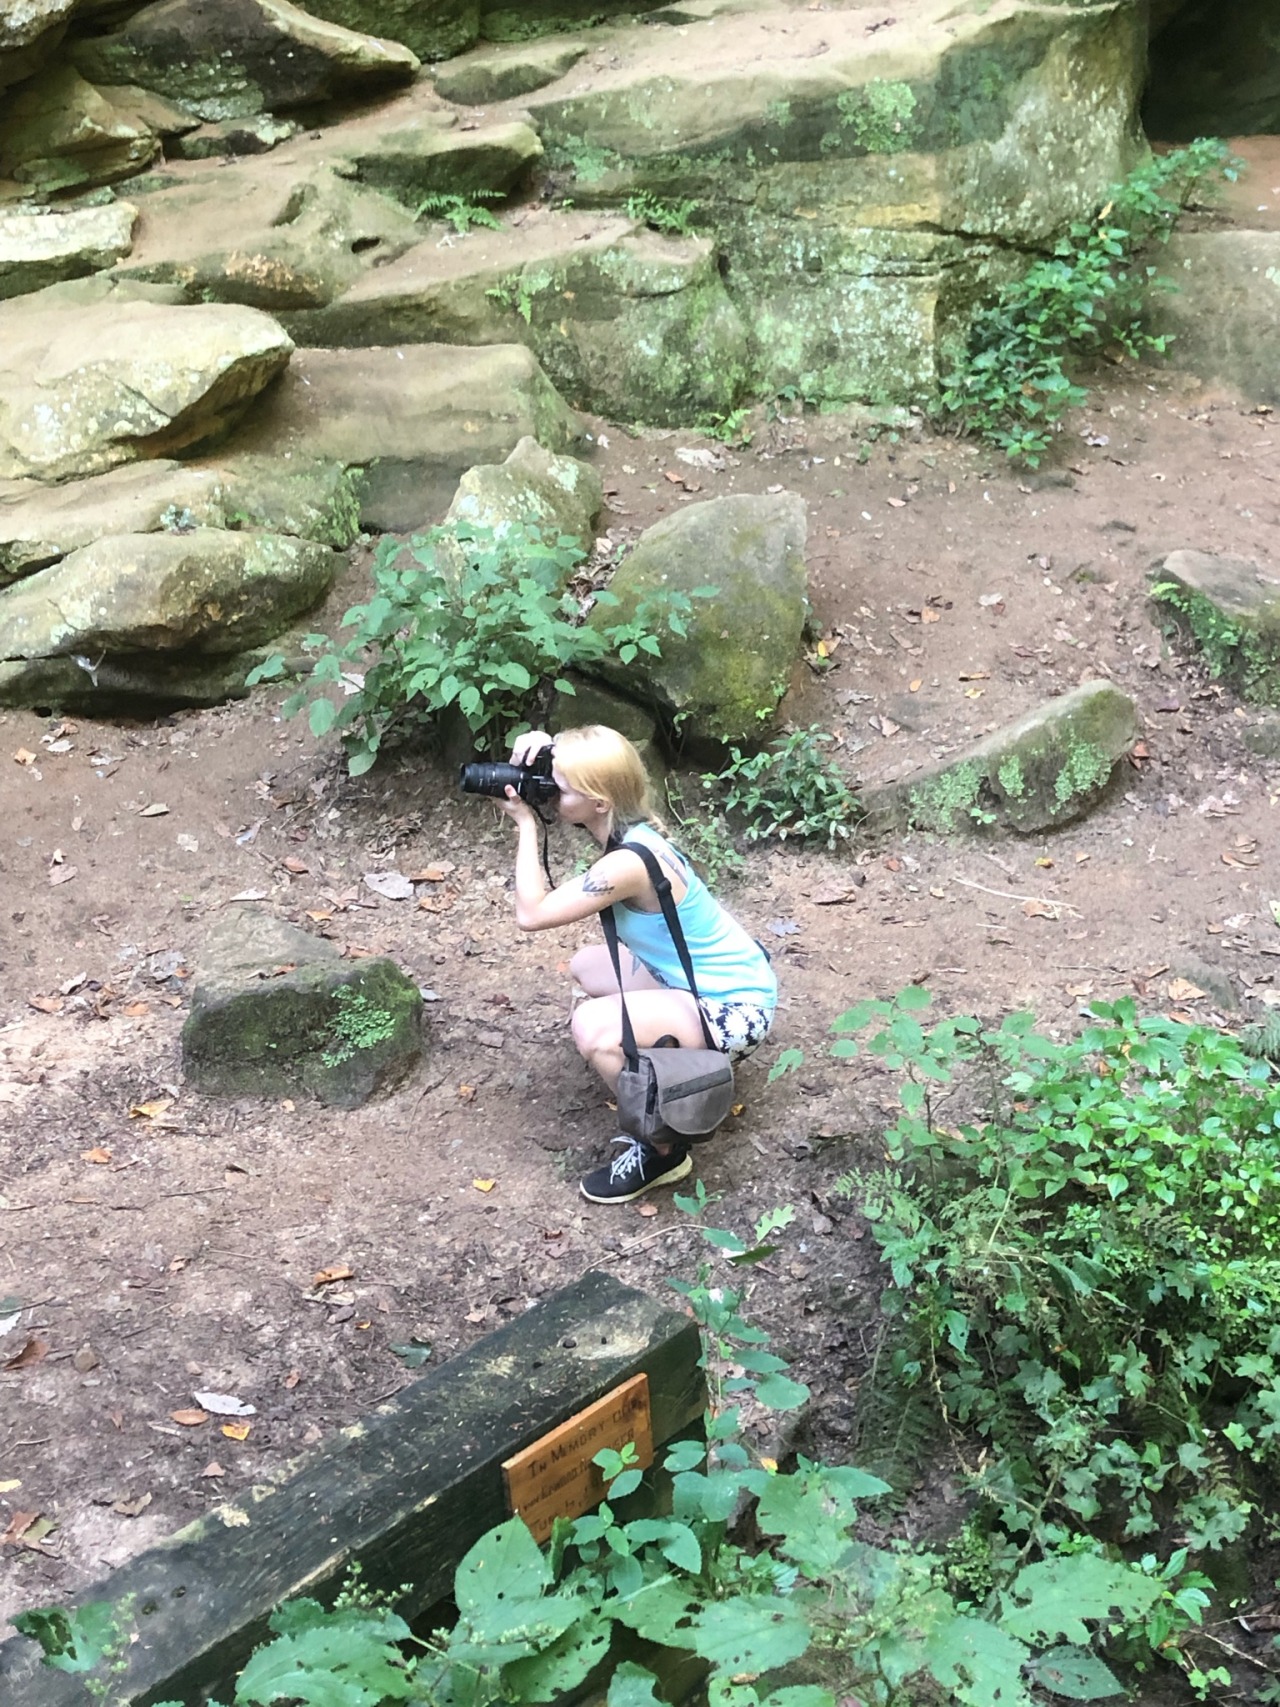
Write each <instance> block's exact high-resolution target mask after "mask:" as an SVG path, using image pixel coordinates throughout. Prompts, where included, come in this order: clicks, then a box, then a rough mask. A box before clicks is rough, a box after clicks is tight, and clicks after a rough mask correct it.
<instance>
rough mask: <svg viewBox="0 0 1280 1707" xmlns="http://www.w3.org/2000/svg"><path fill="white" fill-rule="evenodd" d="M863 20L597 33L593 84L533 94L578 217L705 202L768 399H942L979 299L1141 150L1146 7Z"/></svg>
mask: <svg viewBox="0 0 1280 1707" xmlns="http://www.w3.org/2000/svg"><path fill="white" fill-rule="evenodd" d="M676 10H677V11H679V9H676ZM668 15H669V13H668V11H666V10H664V11H662V12H659V13H657V14H655V17H656V19H658V20H662V19H664V18H666V17H667V16H668ZM681 15H682V16H683V14H681ZM862 19H863V13H861V12H859V11H850V10H848V9H843V8H836V9H834V10H831V9H827V10H824V9H822V8H810V7H807V6H802V5H800V6H792V5H783V4H781V3H766V4H761V5H758V6H755V7H752V8H749V9H743V8H738V7H726V8H723V9H720V10H712V11H711V14H710V15H708V16H705V21H702V22H685V23H683V24H682V25H681V28H682V31H683V33H682V35H681V36H680V37H679V38H678V42H677V41H673V39H672V35H671V33H669V29H668V26H667V25H665V24H664V23H662V22H660V21H659V22H655V23H653V24H649V25H637V26H635V27H633V28H631V29H628V30H623V29H618V30H616V31H609V30H605V31H602V32H601V38H600V39H601V41H602V44H603V43H604V42H607V43H608V47H609V48H610V49H611V50H612V51H610V52H608V53H607V55H606V54H605V53H601V54H599V55H598V56H597V59H598V60H599V63H595V62H593V71H592V77H591V79H590V82H589V84H585V83H584V86H583V87H582V88H581V89H576V88H573V87H572V86H571V87H570V88H569V89H568V90H566V88H565V86H564V85H563V84H556V85H553V86H552V87H551V88H549V89H547V90H544V91H539V92H536V93H534V94H532V95H528V96H524V97H522V101H523V104H524V106H525V107H526V108H527V109H528V110H529V111H530V112H531V113H532V114H533V116H534V120H535V122H536V123H537V125H538V127H539V131H540V134H541V136H542V140H543V145H544V148H545V149H546V154H547V165H548V168H549V171H550V175H551V182H552V183H553V185H554V186H555V188H556V189H557V191H558V192H560V193H562V194H565V195H567V196H569V197H571V198H572V200H573V201H574V203H575V204H576V205H577V206H584V205H607V206H625V205H626V203H627V202H628V200H629V199H630V198H631V197H633V196H635V195H637V194H647V195H649V196H652V197H654V198H656V199H657V200H658V201H659V202H661V203H663V204H665V206H666V208H667V209H668V210H669V211H674V212H678V210H679V207H680V204H682V203H688V202H692V203H694V204H696V209H697V218H698V225H699V229H706V230H710V231H712V232H714V234H715V238H716V242H717V244H718V247H719V250H720V253H721V256H722V257H723V263H724V265H725V266H726V267H727V280H726V282H727V288H728V289H729V292H730V294H731V296H732V297H733V299H734V301H735V303H736V305H737V306H738V308H739V310H740V312H741V315H742V318H743V320H744V322H745V323H746V324H747V326H748V327H749V328H750V330H751V332H752V348H751V376H752V385H753V389H754V390H755V392H756V394H757V395H759V394H764V393H769V392H773V391H776V390H778V389H779V388H781V387H793V388H794V389H795V390H796V391H797V392H798V393H800V394H801V395H803V396H804V397H806V398H808V399H811V400H812V401H814V402H823V401H853V400H866V399H874V400H879V401H891V402H899V403H902V402H913V401H917V400H924V399H926V398H928V397H929V396H930V395H932V394H933V393H934V392H935V390H936V387H937V384H938V378H939V372H940V371H945V369H946V367H947V365H948V363H949V360H950V357H951V352H952V351H954V348H955V346H956V344H957V343H958V342H959V341H960V340H961V339H962V338H963V336H964V333H965V329H966V327H967V323H968V318H969V315H970V314H971V311H972V306H973V302H974V300H975V297H976V295H977V294H978V293H979V292H980V290H981V289H982V288H983V287H984V285H985V284H987V283H990V282H998V281H1000V280H1002V279H1003V278H1004V277H1006V276H1007V275H1008V272H1009V269H1010V267H1011V265H1012V264H1016V262H1014V261H1011V256H1012V257H1016V255H1017V254H1018V252H1019V251H1022V250H1025V249H1026V248H1028V247H1032V246H1042V245H1048V244H1049V243H1050V242H1051V240H1052V238H1053V237H1054V236H1055V235H1056V234H1057V233H1058V232H1060V231H1061V229H1062V228H1063V227H1064V226H1065V225H1066V224H1067V223H1068V222H1069V221H1070V220H1072V219H1075V218H1080V217H1083V216H1086V215H1087V214H1088V213H1090V212H1091V211H1092V210H1093V209H1094V208H1095V207H1096V206H1097V205H1099V203H1100V202H1101V200H1102V198H1103V197H1104V196H1105V194H1106V192H1107V189H1108V187H1109V186H1110V185H1111V184H1112V183H1114V182H1115V181H1116V180H1117V179H1118V178H1121V177H1123V176H1124V174H1125V172H1126V171H1127V170H1128V167H1129V166H1130V164H1131V163H1132V162H1133V160H1134V159H1135V158H1136V156H1137V151H1138V148H1139V146H1140V138H1139V132H1138V127H1137V122H1136V104H1137V99H1138V93H1139V90H1140V88H1141V85H1142V80H1143V75H1144V46H1145V39H1144V29H1143V21H1142V17H1141V11H1140V8H1139V7H1137V6H1135V5H1134V4H1132V3H1131V0H1100V3H1098V4H1094V5H1090V6H1087V7H1067V6H1057V5H1044V4H1039V3H1036V0H991V4H989V5H988V4H984V5H982V6H976V5H975V6H972V7H957V6H956V5H955V4H953V0H919V3H918V4H917V5H914V6H912V7H911V8H899V9H898V11H897V13H896V15H895V16H893V17H887V16H886V17H883V18H880V17H878V18H877V19H875V20H873V21H874V23H875V24H876V28H875V30H874V32H870V31H869V30H868V29H867V27H866V26H865V24H864V23H863V22H862ZM501 110H502V109H492V108H491V109H489V113H490V116H491V117H492V116H496V114H497V112H499V111H501Z"/></svg>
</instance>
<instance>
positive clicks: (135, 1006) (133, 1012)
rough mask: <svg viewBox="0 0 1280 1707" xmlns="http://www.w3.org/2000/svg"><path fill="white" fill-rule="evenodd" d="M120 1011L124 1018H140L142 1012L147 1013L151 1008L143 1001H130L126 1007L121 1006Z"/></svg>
mask: <svg viewBox="0 0 1280 1707" xmlns="http://www.w3.org/2000/svg"><path fill="white" fill-rule="evenodd" d="M120 1012H121V1013H122V1014H124V1016H125V1018H126V1019H141V1018H142V1016H143V1014H149V1013H150V1012H151V1009H150V1008H149V1007H148V1006H147V1004H146V1003H145V1002H130V1003H129V1005H128V1007H127V1008H121V1009H120Z"/></svg>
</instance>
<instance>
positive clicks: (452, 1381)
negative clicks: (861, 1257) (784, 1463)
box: [0, 1273, 705, 1707]
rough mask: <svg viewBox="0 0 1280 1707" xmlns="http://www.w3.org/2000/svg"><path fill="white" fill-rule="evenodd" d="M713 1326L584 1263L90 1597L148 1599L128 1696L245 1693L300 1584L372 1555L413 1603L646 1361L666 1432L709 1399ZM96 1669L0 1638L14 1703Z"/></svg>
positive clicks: (440, 1582) (71, 1691)
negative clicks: (568, 1434) (256, 1651)
mask: <svg viewBox="0 0 1280 1707" xmlns="http://www.w3.org/2000/svg"><path fill="white" fill-rule="evenodd" d="M699 1351H700V1346H699V1339H698V1331H697V1328H696V1327H695V1325H694V1324H693V1322H692V1321H690V1320H689V1319H688V1317H686V1316H684V1315H683V1314H682V1313H680V1312H678V1311H675V1310H671V1309H668V1308H667V1307H666V1306H665V1305H662V1304H660V1303H658V1302H657V1301H656V1300H655V1299H652V1298H650V1297H648V1296H647V1295H646V1294H644V1293H642V1292H636V1291H634V1290H632V1289H631V1288H630V1287H627V1286H623V1285H622V1284H621V1282H619V1281H617V1280H615V1279H613V1278H612V1276H610V1275H606V1274H597V1273H591V1274H586V1275H584V1276H583V1277H582V1279H581V1280H579V1281H577V1282H576V1283H575V1284H574V1285H573V1286H569V1287H566V1288H565V1289H564V1290H563V1291H561V1292H557V1293H555V1294H554V1295H553V1296H552V1297H550V1298H548V1299H546V1300H545V1301H544V1302H543V1303H542V1304H540V1305H539V1306H538V1307H537V1308H536V1309H535V1310H531V1311H529V1313H528V1314H527V1315H524V1316H521V1317H520V1318H519V1320H517V1321H514V1322H511V1323H510V1324H508V1326H506V1327H505V1328H501V1329H499V1331H498V1332H497V1333H494V1334H490V1335H488V1336H487V1337H486V1338H484V1339H483V1340H480V1341H479V1342H478V1343H477V1344H476V1345H474V1346H472V1347H470V1349H469V1350H467V1351H465V1352H462V1353H461V1354H460V1355H459V1356H458V1357H455V1358H454V1359H452V1361H450V1362H449V1363H445V1364H442V1365H441V1366H440V1368H439V1369H434V1370H431V1371H430V1372H429V1373H428V1374H427V1375H425V1376H423V1377H422V1379H421V1380H418V1381H415V1382H414V1383H413V1385H412V1386H410V1387H406V1388H405V1389H404V1390H403V1391H402V1392H400V1393H398V1394H397V1395H396V1397H395V1398H394V1399H393V1400H391V1401H389V1402H388V1403H386V1404H383V1405H379V1406H378V1407H377V1409H376V1410H375V1411H373V1412H372V1413H371V1415H370V1416H369V1418H368V1420H367V1421H365V1422H362V1423H358V1424H356V1425H355V1426H354V1427H352V1428H348V1429H344V1430H343V1431H342V1433H341V1435H340V1436H339V1437H338V1438H337V1439H335V1440H334V1441H333V1442H331V1443H329V1444H327V1445H326V1446H324V1447H322V1448H320V1449H319V1450H318V1451H317V1452H316V1453H315V1454H314V1455H312V1456H311V1457H309V1458H307V1459H305V1460H303V1461H301V1462H298V1463H294V1464H291V1465H288V1466H286V1467H285V1468H284V1470H283V1471H282V1473H281V1474H280V1476H279V1477H278V1478H277V1479H276V1480H275V1481H273V1482H270V1483H264V1484H260V1485H259V1486H256V1487H254V1488H252V1489H250V1490H249V1491H248V1493H246V1494H245V1495H244V1496H243V1497H242V1498H241V1499H239V1500H237V1501H235V1502H231V1503H228V1504H226V1505H222V1506H219V1507H217V1508H216V1509H215V1510H213V1511H211V1512H209V1513H207V1514H206V1515H205V1516H204V1517H202V1518H199V1519H197V1521H196V1522H195V1523H192V1524H189V1525H188V1526H187V1527H186V1528H185V1529H182V1530H180V1531H179V1532H178V1533H177V1534H176V1535H173V1536H171V1537H169V1539H168V1540H166V1541H163V1542H161V1543H160V1545H159V1546H157V1547H154V1548H152V1549H150V1550H149V1551H148V1552H146V1553H143V1554H140V1555H139V1557H138V1558H136V1559H133V1560H131V1561H130V1562H129V1563H128V1564H126V1565H124V1566H122V1567H121V1568H120V1569H119V1570H118V1571H116V1572H114V1573H113V1574H112V1575H111V1576H110V1577H108V1578H106V1579H105V1580H104V1581H102V1582H100V1583H98V1584H96V1585H95V1586H94V1587H93V1588H92V1589H90V1590H88V1591H87V1592H86V1593H85V1594H84V1595H83V1596H81V1597H80V1598H81V1599H82V1600H84V1601H103V1600H106V1601H111V1602H113V1603H119V1602H121V1601H123V1600H125V1598H126V1597H128V1596H133V1597H135V1599H134V1603H133V1622H134V1623H135V1624H136V1627H137V1631H138V1640H137V1641H136V1642H134V1643H132V1645H130V1646H129V1648H128V1649H127V1654H126V1658H127V1669H126V1670H125V1671H124V1672H123V1673H121V1674H119V1676H118V1678H117V1677H113V1678H112V1680H111V1691H112V1700H113V1707H114V1703H115V1701H116V1700H117V1699H118V1700H119V1701H120V1703H122V1704H123V1707H150V1704H152V1703H155V1702H160V1701H181V1702H182V1703H184V1707H197V1704H199V1703H202V1702H204V1701H205V1700H207V1698H208V1695H209V1693H210V1692H212V1693H213V1694H214V1695H216V1696H217V1698H218V1699H220V1700H222V1701H224V1702H225V1701H227V1700H229V1699H230V1697H231V1687H232V1679H233V1677H234V1674H235V1672H236V1671H237V1670H238V1669H239V1668H240V1667H241V1666H242V1665H243V1664H244V1662H245V1660H246V1658H247V1657H248V1655H249V1653H250V1651H251V1649H252V1648H253V1647H254V1645H255V1644H256V1643H258V1642H260V1641H261V1640H262V1639H263V1637H264V1636H265V1635H266V1634H267V1617H268V1614H269V1613H270V1611H271V1609H272V1608H273V1607H274V1606H275V1605H277V1604H278V1603H279V1602H280V1601H282V1600H288V1599H289V1598H290V1597H292V1596H295V1595H299V1594H308V1595H312V1596H315V1597H316V1598H317V1599H320V1600H327V1599H330V1598H331V1597H332V1595H333V1594H334V1592H335V1591H336V1589H337V1588H338V1586H339V1585H340V1583H341V1580H342V1578H343V1575H344V1574H345V1572H346V1570H347V1568H348V1567H349V1566H350V1565H352V1564H354V1563H359V1564H360V1566H361V1567H362V1569H363V1572H364V1578H365V1581H366V1582H367V1583H368V1584H369V1585H370V1586H371V1587H373V1588H380V1589H395V1588H397V1587H398V1586H399V1585H400V1584H402V1583H412V1584H413V1593H412V1596H411V1598H410V1599H409V1601H407V1602H403V1601H402V1602H401V1603H400V1609H401V1610H402V1611H403V1612H404V1613H405V1615H406V1616H408V1617H412V1616H414V1615H415V1614H416V1613H417V1612H420V1611H422V1610H423V1609H425V1608H426V1607H429V1606H432V1605H433V1604H435V1603H436V1602H437V1601H439V1600H440V1599H442V1598H443V1597H444V1596H445V1595H447V1594H448V1593H449V1592H450V1590H451V1588H452V1583H453V1573H454V1570H455V1568H456V1567H457V1564H458V1562H459V1560H460V1559H461V1558H462V1556H463V1554H464V1553H465V1552H466V1551H467V1549H468V1548H469V1547H470V1546H471V1545H472V1543H473V1542H474V1541H475V1540H476V1539H477V1538H478V1537H479V1536H480V1535H481V1534H483V1533H484V1531H485V1530H487V1529H490V1528H491V1527H492V1526H493V1525H494V1524H497V1523H501V1522H502V1521H503V1519H504V1518H505V1517H506V1516H507V1515H508V1505H507V1495H506V1489H505V1485H504V1478H503V1469H502V1466H503V1463H504V1461H505V1460H508V1459H510V1458H511V1457H512V1456H513V1454H515V1453H518V1452H520V1451H522V1450H523V1449H524V1448H526V1447H528V1446H531V1445H533V1444H534V1443H535V1442H537V1441H539V1440H540V1439H541V1438H542V1437H543V1436H544V1435H546V1434H547V1433H549V1432H550V1431H551V1430H553V1429H556V1428H558V1427H559V1426H560V1425H561V1424H562V1423H564V1422H566V1421H567V1420H568V1419H570V1418H571V1417H573V1416H575V1415H576V1414H577V1413H578V1412H580V1411H582V1410H583V1409H584V1408H585V1407H587V1406H589V1405H591V1404H593V1403H595V1401H597V1400H598V1399H600V1398H602V1397H603V1396H604V1395H605V1394H607V1393H610V1392H611V1391H612V1390H613V1389H614V1388H616V1387H618V1386H620V1385H621V1384H622V1383H624V1382H626V1381H629V1380H630V1379H632V1378H633V1377H634V1376H636V1375H639V1374H644V1375H646V1376H647V1378H648V1388H649V1408H650V1418H651V1422H652V1428H653V1440H654V1442H655V1443H660V1442H663V1441H666V1440H669V1439H671V1438H672V1437H673V1436H674V1435H676V1434H679V1433H680V1432H681V1431H682V1430H684V1429H685V1428H687V1426H688V1425H689V1424H690V1422H692V1421H693V1420H694V1419H695V1418H697V1417H698V1416H700V1414H701V1411H702V1407H703V1404H704V1401H705V1391H704V1387H703V1380H702V1372H701V1370H700V1369H699V1367H698V1357H699ZM84 1701H85V1693H84V1683H83V1681H82V1680H81V1679H80V1678H76V1677H70V1676H67V1675H66V1674H64V1673H62V1672H58V1671H53V1670H50V1669H49V1668H48V1667H45V1666H43V1665H42V1664H41V1663H40V1650H39V1649H38V1647H37V1646H36V1644H35V1643H34V1642H33V1641H29V1640H27V1639H25V1638H19V1639H16V1640H14V1641H10V1642H6V1643H4V1644H3V1645H0V1702H3V1703H4V1707H84Z"/></svg>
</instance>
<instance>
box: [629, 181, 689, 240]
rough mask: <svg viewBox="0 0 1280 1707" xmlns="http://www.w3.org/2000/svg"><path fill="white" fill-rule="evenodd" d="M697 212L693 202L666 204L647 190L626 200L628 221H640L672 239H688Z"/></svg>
mask: <svg viewBox="0 0 1280 1707" xmlns="http://www.w3.org/2000/svg"><path fill="white" fill-rule="evenodd" d="M697 211H698V204H697V202H695V201H676V202H666V201H663V200H662V198H661V197H660V196H655V195H653V194H651V193H650V191H648V190H641V191H640V192H639V194H638V195H634V196H629V197H628V198H627V217H628V219H637V220H642V221H643V222H644V224H645V225H651V226H652V227H653V228H654V230H655V231H665V232H666V233H667V234H668V235H669V236H672V237H688V236H690V235H691V233H692V231H693V217H694V215H695V214H696V213H697Z"/></svg>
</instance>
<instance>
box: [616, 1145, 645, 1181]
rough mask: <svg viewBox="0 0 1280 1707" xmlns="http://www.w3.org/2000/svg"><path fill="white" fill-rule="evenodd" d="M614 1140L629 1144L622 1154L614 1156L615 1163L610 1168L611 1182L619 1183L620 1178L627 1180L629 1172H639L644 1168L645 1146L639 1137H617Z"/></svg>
mask: <svg viewBox="0 0 1280 1707" xmlns="http://www.w3.org/2000/svg"><path fill="white" fill-rule="evenodd" d="M613 1141H614V1143H615V1144H625V1145H626V1146H627V1148H626V1150H625V1151H624V1152H623V1154H622V1155H621V1156H617V1157H615V1158H614V1161H613V1165H612V1166H611V1167H610V1169H609V1183H610V1184H611V1185H617V1184H618V1182H619V1181H620V1180H625V1179H626V1178H627V1176H628V1175H629V1174H632V1173H639V1172H641V1171H642V1170H643V1168H644V1153H645V1146H644V1145H643V1144H642V1143H641V1142H640V1140H639V1139H638V1138H630V1137H625V1136H624V1137H621V1138H615V1139H614V1140H613Z"/></svg>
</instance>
